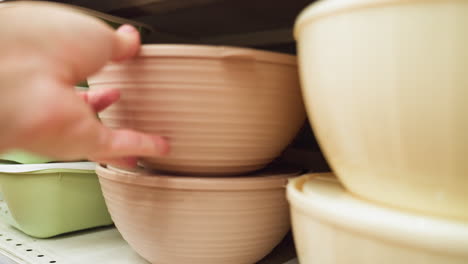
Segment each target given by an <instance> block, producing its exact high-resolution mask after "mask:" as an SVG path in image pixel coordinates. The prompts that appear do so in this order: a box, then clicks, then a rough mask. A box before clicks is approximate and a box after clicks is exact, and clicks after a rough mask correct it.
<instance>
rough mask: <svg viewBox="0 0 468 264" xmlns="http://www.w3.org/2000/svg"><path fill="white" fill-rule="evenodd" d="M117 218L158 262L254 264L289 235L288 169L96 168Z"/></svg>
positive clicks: (129, 236) (120, 226)
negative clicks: (189, 173)
mask: <svg viewBox="0 0 468 264" xmlns="http://www.w3.org/2000/svg"><path fill="white" fill-rule="evenodd" d="M97 174H98V175H99V179H100V183H101V187H102V190H103V194H104V198H105V201H106V204H107V206H108V209H109V212H110V214H111V216H112V219H113V220H114V222H115V225H116V226H117V228H118V230H119V231H120V233H121V234H122V236H123V237H124V239H125V240H126V241H127V242H128V243H129V244H130V246H131V247H132V248H133V249H134V250H135V251H136V252H137V253H139V254H140V255H141V256H143V257H144V258H145V259H147V260H148V261H150V262H151V263H191V264H211V263H212V264H220V263H223V264H252V263H255V262H257V261H258V260H260V259H262V258H263V257H264V256H266V255H267V254H268V253H269V252H270V251H271V250H272V249H273V248H274V247H275V246H276V245H277V244H278V243H279V242H280V241H281V239H282V238H283V237H284V235H285V234H286V233H287V231H288V230H289V211H288V210H289V209H288V203H287V201H286V197H285V196H286V195H285V186H286V183H287V179H288V178H290V177H292V176H295V175H297V174H298V172H296V171H290V170H284V171H282V172H281V171H277V172H270V173H264V174H258V175H252V176H250V177H234V178H225V177H221V178H219V177H217V178H213V177H202V178H196V177H182V176H163V175H156V174H151V175H150V174H147V173H146V172H141V171H140V172H126V171H123V170H118V169H114V168H111V169H107V168H104V167H101V166H99V167H98V168H97Z"/></svg>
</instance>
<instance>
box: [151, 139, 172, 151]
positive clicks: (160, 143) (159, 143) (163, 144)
mask: <svg viewBox="0 0 468 264" xmlns="http://www.w3.org/2000/svg"><path fill="white" fill-rule="evenodd" d="M154 144H155V145H156V148H157V149H158V150H159V153H160V155H163V156H164V155H167V154H169V152H170V147H169V140H168V139H167V138H165V137H161V136H156V137H154Z"/></svg>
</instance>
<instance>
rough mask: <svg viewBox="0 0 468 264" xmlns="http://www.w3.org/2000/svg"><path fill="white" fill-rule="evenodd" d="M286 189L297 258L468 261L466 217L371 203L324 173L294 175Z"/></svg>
mask: <svg viewBox="0 0 468 264" xmlns="http://www.w3.org/2000/svg"><path fill="white" fill-rule="evenodd" d="M287 189H288V199H289V202H290V204H291V216H292V227H293V234H294V240H295V243H296V249H297V253H298V257H299V262H300V263H304V264H314V263H317V264H350V263H359V264H376V263H379V264H394V263H398V264H466V263H468V224H467V223H463V222H457V221H454V220H441V219H437V218H433V217H427V216H422V215H418V214H412V213H406V212H403V211H399V210H395V209H390V208H389V207H383V206H380V205H377V204H373V203H371V202H368V201H366V200H361V199H358V198H356V197H354V196H353V195H351V194H350V193H349V192H347V191H346V190H345V189H344V188H343V187H342V186H341V185H340V183H339V182H338V181H337V180H336V179H333V178H329V177H327V176H325V177H323V175H317V174H315V175H314V174H310V175H305V176H302V177H300V178H297V179H294V180H292V181H290V183H289V185H288V188H287Z"/></svg>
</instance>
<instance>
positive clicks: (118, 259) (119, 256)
mask: <svg viewBox="0 0 468 264" xmlns="http://www.w3.org/2000/svg"><path fill="white" fill-rule="evenodd" d="M272 255H278V252H274V254H272ZM270 259H271V260H270ZM52 263H55V264H83V263H99V264H148V262H147V261H145V260H144V259H142V258H141V257H139V256H138V255H137V254H136V253H135V252H134V251H133V250H132V249H131V248H130V246H129V245H128V244H127V243H126V242H125V240H123V239H122V237H121V236H120V234H119V232H118V231H117V229H116V228H115V227H105V228H97V229H92V230H88V231H82V232H76V233H72V234H69V235H64V236H58V237H55V238H49V239H35V238H32V237H29V236H27V235H25V234H23V233H22V232H20V231H18V230H16V229H14V228H13V227H10V226H9V225H6V224H5V223H2V222H0V264H52ZM261 263H262V264H270V263H271V264H277V263H278V264H279V263H284V261H282V262H278V261H277V260H275V258H274V257H273V258H267V259H265V260H264V261H262V262H261ZM220 264H222V263H220ZM284 264H298V262H297V261H296V260H294V259H293V260H289V261H288V262H286V263H284Z"/></svg>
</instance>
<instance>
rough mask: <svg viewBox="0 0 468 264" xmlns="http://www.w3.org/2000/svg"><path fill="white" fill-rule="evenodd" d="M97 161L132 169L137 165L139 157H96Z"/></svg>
mask: <svg viewBox="0 0 468 264" xmlns="http://www.w3.org/2000/svg"><path fill="white" fill-rule="evenodd" d="M94 161H95V162H98V163H102V164H107V165H111V166H115V167H120V168H128V169H132V168H135V167H136V166H137V163H138V159H137V158H135V157H127V158H114V159H105V158H102V159H95V160H94Z"/></svg>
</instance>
